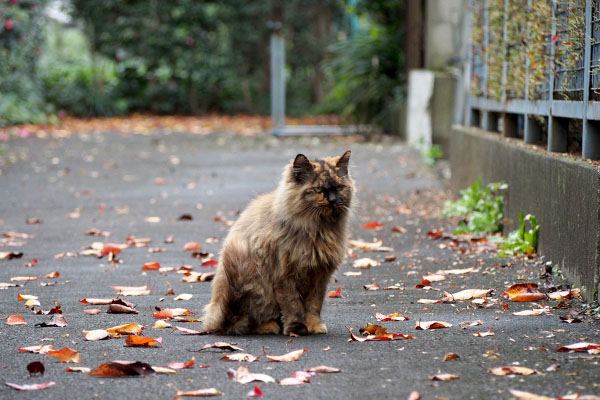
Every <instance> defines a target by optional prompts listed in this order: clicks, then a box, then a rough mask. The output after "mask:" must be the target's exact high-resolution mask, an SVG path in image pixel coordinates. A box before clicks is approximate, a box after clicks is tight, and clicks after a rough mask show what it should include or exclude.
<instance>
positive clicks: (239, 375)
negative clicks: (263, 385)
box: [227, 366, 275, 384]
mask: <svg viewBox="0 0 600 400" xmlns="http://www.w3.org/2000/svg"><path fill="white" fill-rule="evenodd" d="M227 376H228V377H229V379H232V380H234V381H236V382H239V383H242V384H245V383H250V382H267V383H268V382H275V379H273V377H271V376H269V375H266V374H256V373H251V372H250V371H248V368H246V367H244V366H241V367H239V368H238V369H237V370H233V369H229V370H228V371H227Z"/></svg>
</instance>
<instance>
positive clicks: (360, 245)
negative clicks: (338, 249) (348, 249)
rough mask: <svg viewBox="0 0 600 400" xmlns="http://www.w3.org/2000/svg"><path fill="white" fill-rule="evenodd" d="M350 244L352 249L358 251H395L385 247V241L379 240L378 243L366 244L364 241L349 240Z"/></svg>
mask: <svg viewBox="0 0 600 400" xmlns="http://www.w3.org/2000/svg"><path fill="white" fill-rule="evenodd" d="M348 244H350V246H352V247H356V248H357V249H361V250H364V251H384V252H387V251H394V249H392V248H391V247H384V246H382V245H383V241H382V240H378V241H377V242H364V241H362V240H349V241H348Z"/></svg>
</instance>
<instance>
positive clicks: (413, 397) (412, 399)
mask: <svg viewBox="0 0 600 400" xmlns="http://www.w3.org/2000/svg"><path fill="white" fill-rule="evenodd" d="M407 400H421V395H420V394H419V392H417V391H416V390H413V391H412V392H410V394H409V395H408V399H407Z"/></svg>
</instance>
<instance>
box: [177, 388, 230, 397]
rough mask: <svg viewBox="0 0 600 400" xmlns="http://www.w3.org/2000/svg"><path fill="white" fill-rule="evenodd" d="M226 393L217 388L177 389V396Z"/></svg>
mask: <svg viewBox="0 0 600 400" xmlns="http://www.w3.org/2000/svg"><path fill="white" fill-rule="evenodd" d="M223 394H224V393H223V392H220V391H218V390H217V389H215V388H208V389H198V390H179V389H177V396H192V397H212V396H222V395H223Z"/></svg>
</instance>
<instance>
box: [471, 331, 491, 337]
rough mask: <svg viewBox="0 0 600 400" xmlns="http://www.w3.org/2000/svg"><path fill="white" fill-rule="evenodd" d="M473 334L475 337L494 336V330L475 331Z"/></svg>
mask: <svg viewBox="0 0 600 400" xmlns="http://www.w3.org/2000/svg"><path fill="white" fill-rule="evenodd" d="M473 336H475V337H486V336H494V332H492V331H485V332H475V333H474V334H473Z"/></svg>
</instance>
